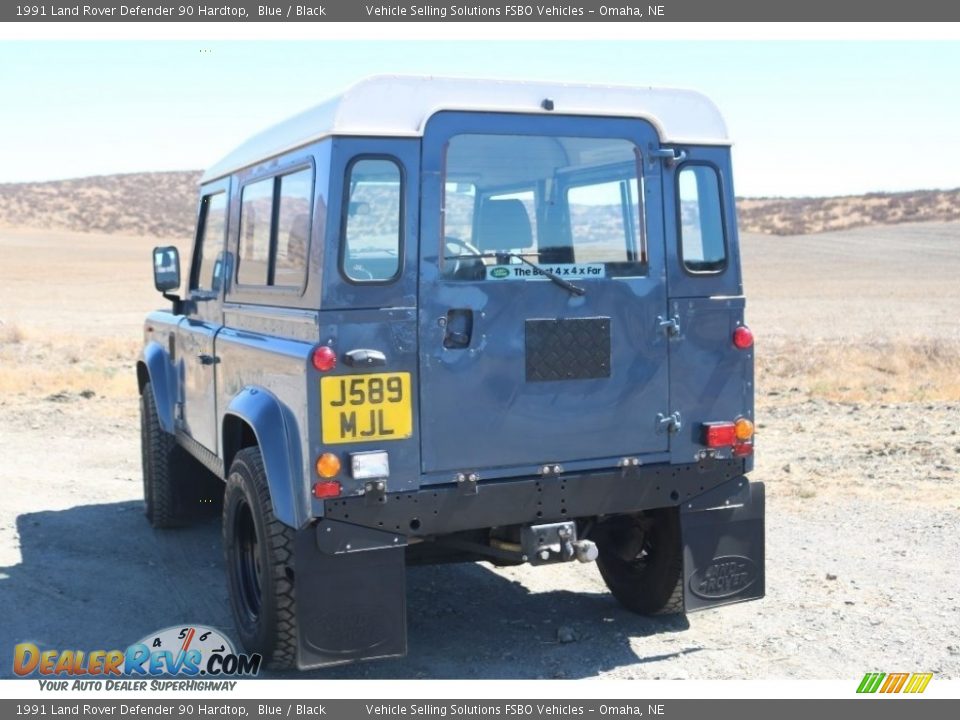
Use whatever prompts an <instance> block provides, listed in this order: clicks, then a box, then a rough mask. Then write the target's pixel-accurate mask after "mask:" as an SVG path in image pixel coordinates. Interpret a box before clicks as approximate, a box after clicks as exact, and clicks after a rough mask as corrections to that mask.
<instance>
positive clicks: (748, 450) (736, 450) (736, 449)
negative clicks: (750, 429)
mask: <svg viewBox="0 0 960 720" xmlns="http://www.w3.org/2000/svg"><path fill="white" fill-rule="evenodd" d="M733 454H734V456H735V457H744V456H746V455H753V443H752V442H738V443H737V444H736V445H734V446H733Z"/></svg>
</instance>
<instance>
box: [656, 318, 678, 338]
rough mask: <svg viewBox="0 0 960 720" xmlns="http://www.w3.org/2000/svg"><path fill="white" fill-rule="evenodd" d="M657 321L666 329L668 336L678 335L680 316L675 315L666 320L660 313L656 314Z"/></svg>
mask: <svg viewBox="0 0 960 720" xmlns="http://www.w3.org/2000/svg"><path fill="white" fill-rule="evenodd" d="M657 323H658V324H659V325H660V327H661V328H663V329H664V330H665V331H666V333H667V335H668V336H669V337H679V336H680V318H678V317H677V316H676V315H674V316H673V317H672V318H669V319H666V320H665V319H664V318H663V316H662V315H657Z"/></svg>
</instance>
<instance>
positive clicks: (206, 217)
mask: <svg viewBox="0 0 960 720" xmlns="http://www.w3.org/2000/svg"><path fill="white" fill-rule="evenodd" d="M200 217H201V221H202V223H203V227H202V228H201V229H200V237H199V238H198V246H197V251H196V256H195V257H194V260H193V275H192V276H191V278H190V289H191V290H198V291H200V292H206V293H209V292H219V291H220V286H221V285H222V283H223V265H222V262H221V258H222V253H223V241H224V237H225V236H226V233H227V194H226V193H223V192H219V193H216V194H215V195H206V196H204V198H203V200H201V207H200Z"/></svg>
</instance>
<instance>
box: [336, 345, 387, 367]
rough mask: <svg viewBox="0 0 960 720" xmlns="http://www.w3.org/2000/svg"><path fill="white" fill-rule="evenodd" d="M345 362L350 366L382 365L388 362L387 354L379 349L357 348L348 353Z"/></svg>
mask: <svg viewBox="0 0 960 720" xmlns="http://www.w3.org/2000/svg"><path fill="white" fill-rule="evenodd" d="M343 362H344V364H346V365H349V366H350V367H377V366H380V367H382V366H384V365H386V364H387V356H386V355H384V354H383V353H382V352H380V351H379V350H368V349H366V348H357V349H356V350H351V351H350V352H348V353H346V354H345V355H344V356H343Z"/></svg>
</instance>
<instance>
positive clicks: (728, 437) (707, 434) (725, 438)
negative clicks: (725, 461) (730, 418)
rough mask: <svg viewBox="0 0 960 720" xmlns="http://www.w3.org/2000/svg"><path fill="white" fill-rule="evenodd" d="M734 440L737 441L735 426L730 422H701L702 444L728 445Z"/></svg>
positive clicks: (713, 445)
mask: <svg viewBox="0 0 960 720" xmlns="http://www.w3.org/2000/svg"><path fill="white" fill-rule="evenodd" d="M735 442H737V426H736V425H734V424H733V423H732V422H712V423H704V424H703V444H704V445H706V446H707V447H709V448H721V447H730V446H731V445H733V444H734V443H735Z"/></svg>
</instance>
